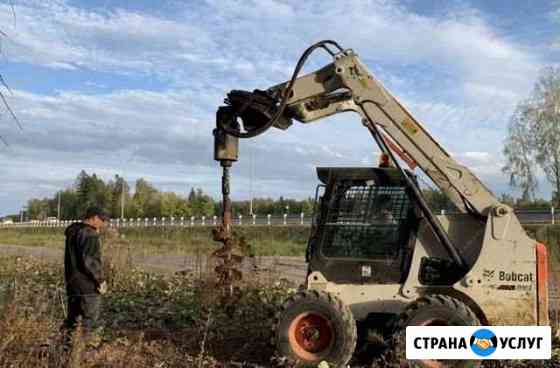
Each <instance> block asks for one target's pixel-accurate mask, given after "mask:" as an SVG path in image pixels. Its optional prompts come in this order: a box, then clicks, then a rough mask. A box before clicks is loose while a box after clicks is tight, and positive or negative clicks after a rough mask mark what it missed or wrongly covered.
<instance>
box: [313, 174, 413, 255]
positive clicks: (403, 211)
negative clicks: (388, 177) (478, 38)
mask: <svg viewBox="0 0 560 368" xmlns="http://www.w3.org/2000/svg"><path fill="white" fill-rule="evenodd" d="M410 208H411V203H410V200H409V197H408V195H407V193H406V190H405V188H404V187H387V186H375V185H367V184H365V183H364V184H363V185H355V183H353V184H348V183H344V182H341V183H339V184H338V185H337V186H336V187H335V190H334V195H333V196H332V197H331V201H330V203H329V206H328V210H327V213H326V217H325V222H324V226H325V227H324V238H323V247H322V248H323V254H324V255H325V256H327V257H343V258H367V259H372V258H373V259H375V258H382V259H394V258H396V257H397V256H398V255H399V252H400V249H401V247H400V244H402V242H403V239H404V237H406V236H407V234H408V229H406V223H407V221H406V220H407V218H408V215H409V213H410Z"/></svg>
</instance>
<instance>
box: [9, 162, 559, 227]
mask: <svg viewBox="0 0 560 368" xmlns="http://www.w3.org/2000/svg"><path fill="white" fill-rule="evenodd" d="M422 192H423V194H424V197H425V199H426V201H427V202H428V204H429V206H430V208H431V209H432V210H433V211H435V212H437V213H439V211H441V210H446V211H454V210H455V208H454V206H453V204H452V203H451V201H450V200H449V199H448V198H447V197H446V196H445V195H444V194H443V193H442V192H441V191H439V190H436V189H423V190H422ZM500 199H501V201H502V202H503V203H506V204H508V205H510V206H512V207H515V208H521V209H543V208H549V207H550V205H551V202H550V201H546V200H543V199H536V200H529V199H527V198H518V199H515V198H513V197H512V196H510V195H507V194H503V195H502V196H501V198H500ZM314 202H315V201H314V199H313V198H307V199H304V200H296V199H289V198H284V197H279V198H277V199H272V198H254V199H253V200H252V201H249V200H244V201H233V203H232V208H233V215H234V216H238V215H243V216H250V215H251V214H252V213H254V214H257V215H260V216H266V215H268V214H270V215H273V216H279V215H283V214H285V213H288V214H292V215H299V214H300V213H304V215H305V216H311V215H312V214H313V211H314ZM91 205H97V206H101V207H103V208H105V209H106V210H107V211H108V212H109V214H110V215H111V217H112V218H120V217H124V218H146V217H147V218H153V217H157V218H161V217H176V218H179V217H186V218H190V217H191V216H195V217H201V216H206V217H212V216H220V214H221V202H220V201H218V200H215V199H214V198H212V197H211V196H210V195H208V194H206V193H205V192H204V191H203V190H202V189H201V188H192V189H191V190H190V192H189V194H188V195H187V196H182V195H180V194H177V193H174V192H165V191H160V190H158V189H157V188H156V187H155V186H154V185H152V184H151V183H149V182H148V181H147V180H146V179H143V178H140V179H138V180H136V182H135V183H134V191H132V190H131V187H130V185H129V184H128V182H127V181H126V180H125V179H124V178H123V177H122V176H119V175H115V176H114V177H113V178H112V179H110V180H108V181H104V180H103V179H102V178H100V177H99V176H97V175H96V174H95V173H92V174H88V173H87V172H86V171H84V170H82V171H81V172H80V173H79V174H78V176H77V177H76V179H75V182H74V184H73V185H72V186H71V187H69V188H66V189H64V190H61V191H59V192H57V193H55V194H54V195H53V196H52V197H46V198H40V199H39V198H33V199H30V200H29V201H28V202H27V209H26V211H25V216H24V217H25V219H28V220H32V219H33V220H45V219H47V218H49V217H58V216H59V211H60V219H61V220H71V219H79V218H81V216H82V214H83V213H84V212H85V209H86V208H87V207H89V206H91ZM11 217H12V218H13V219H14V220H16V221H17V220H18V219H19V216H18V215H13V216H11Z"/></svg>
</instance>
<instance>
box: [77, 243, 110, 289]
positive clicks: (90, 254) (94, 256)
mask: <svg viewBox="0 0 560 368" xmlns="http://www.w3.org/2000/svg"><path fill="white" fill-rule="evenodd" d="M80 248H81V254H80V255H81V260H82V262H80V263H81V264H82V266H83V269H82V272H83V273H84V274H86V275H87V276H88V277H89V278H90V279H91V280H92V281H93V282H94V283H95V287H96V288H98V287H99V286H100V285H101V283H102V282H103V281H104V280H103V265H102V263H101V247H100V244H99V237H98V236H96V235H90V236H88V235H85V237H84V238H83V243H82V246H81V247H80Z"/></svg>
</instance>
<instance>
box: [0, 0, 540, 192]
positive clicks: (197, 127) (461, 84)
mask: <svg viewBox="0 0 560 368" xmlns="http://www.w3.org/2000/svg"><path fill="white" fill-rule="evenodd" d="M72 4H74V3H69V2H67V1H63V0H49V1H39V0H29V1H25V2H21V3H18V2H16V7H15V10H16V14H17V19H18V21H17V27H16V28H15V29H14V28H13V27H11V26H9V27H7V28H6V29H5V31H6V32H7V33H8V34H9V36H10V37H9V39H7V40H6V41H5V42H4V44H3V53H4V57H5V58H6V60H8V61H16V62H22V63H28V64H32V65H40V66H43V67H48V68H51V69H52V70H53V73H57V72H59V71H60V70H64V71H65V72H71V73H80V72H82V71H84V70H85V69H88V70H93V71H101V72H105V73H109V75H111V74H114V75H125V76H130V75H134V76H135V77H137V76H140V77H143V76H144V75H149V76H156V77H157V78H160V79H161V80H164V81H168V82H170V84H169V86H170V87H169V89H168V90H167V91H163V92H154V91H147V90H139V89H136V90H128V89H126V88H127V87H126V86H125V87H124V88H123V87H122V86H121V85H115V86H111V85H108V84H110V83H109V82H106V81H105V80H104V81H103V83H102V84H103V85H105V86H106V87H107V89H106V90H107V91H111V88H113V90H112V92H108V93H106V94H102V95H87V94H84V93H83V92H82V91H79V90H78V91H68V90H62V92H60V93H58V94H53V95H51V96H43V95H39V94H33V93H29V92H25V91H18V92H17V93H16V94H15V95H14V96H13V97H12V98H11V100H10V101H12V103H13V106H14V108H15V110H16V111H17V112H18V115H19V116H20V118H21V120H22V121H23V122H24V125H25V128H26V130H25V135H24V136H20V135H18V133H14V131H13V130H8V128H7V127H6V126H3V125H0V134H2V135H5V136H8V138H9V139H10V141H11V142H12V143H13V150H12V151H13V152H10V151H5V152H4V153H3V154H2V155H3V156H4V157H11V159H13V160H15V161H14V162H18V165H31V166H33V165H32V162H34V161H35V160H37V161H38V162H40V168H39V169H38V171H37V172H46V171H49V172H59V171H57V170H63V169H64V168H69V169H68V170H64V173H65V174H62V173H61V174H60V175H59V176H60V177H65V178H66V177H73V176H74V175H75V172H74V171H75V169H77V168H78V167H80V165H82V164H86V165H89V167H91V168H95V169H96V170H106V172H107V173H109V172H112V171H111V170H113V169H112V168H114V166H115V165H114V164H113V163H111V162H102V161H99V160H93V161H91V160H90V158H91V157H92V156H93V157H95V155H97V154H98V153H100V152H110V153H111V155H112V152H117V153H118V154H120V155H121V156H126V157H128V156H127V155H130V152H132V153H133V157H134V160H133V162H134V170H133V171H134V173H135V174H134V175H144V176H147V175H148V174H152V173H153V172H154V171H157V172H158V174H157V175H156V174H153V175H154V176H153V177H154V180H158V181H160V182H162V183H163V182H171V181H172V180H171V178H172V177H174V175H173V170H176V169H177V167H184V168H185V169H184V170H187V171H188V172H191V173H196V175H194V174H193V175H194V176H192V177H193V178H194V177H196V180H197V181H199V182H203V181H205V182H207V183H211V182H214V179H215V178H214V177H212V175H213V173H214V171H213V170H215V169H214V166H213V162H212V160H211V144H212V143H211V135H210V131H211V129H212V126H213V120H214V112H215V108H216V106H217V105H219V104H220V103H221V101H222V99H223V96H224V94H225V93H226V92H227V91H229V90H230V89H234V88H239V89H243V88H244V89H253V88H264V87H267V86H269V85H272V84H275V83H278V82H280V81H282V80H285V79H286V78H287V77H288V76H289V75H290V73H291V69H292V68H293V66H294V64H295V62H296V60H297V57H298V56H299V54H300V53H301V52H302V51H303V49H304V48H305V47H306V46H308V45H309V44H310V43H312V42H315V41H317V40H319V39H324V38H331V39H335V40H338V41H340V42H341V44H342V45H343V46H345V47H352V48H354V49H355V50H356V51H357V52H358V54H359V55H360V56H361V57H362V59H363V60H364V61H365V62H366V63H367V64H368V65H369V66H370V67H371V69H372V70H373V71H374V72H375V73H376V74H378V75H379V76H381V77H382V78H381V79H382V80H383V82H384V83H386V84H387V85H388V86H389V87H390V88H391V89H393V92H394V93H395V94H396V95H397V96H400V97H402V99H403V100H404V101H405V104H406V105H407V106H408V107H409V108H410V109H411V110H412V112H413V113H415V114H416V115H417V116H418V117H419V119H420V120H421V121H422V122H423V123H424V125H425V126H426V127H427V128H428V129H429V130H430V131H431V132H433V134H434V136H435V137H436V139H437V140H438V141H441V142H442V143H443V145H444V146H445V147H447V148H449V149H450V150H451V151H454V152H458V155H459V157H458V158H459V159H461V160H465V161H466V162H467V163H469V165H471V164H472V165H474V167H475V168H474V171H475V172H477V173H479V174H481V175H483V176H486V177H491V178H492V179H491V180H493V182H494V183H497V182H498V180H500V179H499V175H500V173H499V168H498V167H497V166H498V164H497V163H496V162H493V163H492V164H491V165H490V164H487V161H489V160H487V159H486V157H482V156H479V157H476V155H473V153H475V152H485V153H487V154H489V155H491V157H498V156H499V152H500V150H501V148H500V147H501V143H502V139H503V138H502V137H503V135H504V127H505V124H506V122H507V119H508V117H509V115H510V113H511V111H512V110H513V107H514V105H515V103H516V101H517V100H519V99H521V98H523V97H524V95H525V94H526V92H527V91H528V90H529V89H530V86H531V84H532V83H533V80H534V77H535V75H536V73H537V70H538V69H539V68H540V66H541V65H542V64H543V60H542V59H541V56H539V55H538V54H535V52H534V50H529V49H526V48H525V47H524V46H523V45H520V44H516V43H514V42H512V41H510V40H509V39H508V38H506V37H504V36H502V35H501V34H500V32H499V30H497V29H496V28H495V27H493V26H492V25H491V24H490V23H489V22H488V21H487V20H486V19H487V18H486V17H484V16H482V15H481V14H479V13H478V12H477V11H473V10H472V9H468V8H467V9H466V10H465V8H463V9H461V10H460V11H456V12H454V13H450V14H448V15H447V16H446V17H445V18H443V17H428V16H423V15H419V14H416V13H413V12H411V11H410V10H409V9H407V8H406V7H404V6H402V5H400V4H399V3H398V2H397V1H391V0H386V1H385V0H371V1H360V0H355V1H346V2H340V1H320V0H313V1H305V2H303V1H299V0H297V1H296V0H284V1H280V0H266V1H244V2H239V1H210V0H209V1H206V2H194V3H193V2H187V3H180V5H177V7H176V8H175V9H174V10H175V12H174V13H173V14H169V13H167V14H166V13H165V11H164V10H162V11H161V12H158V14H157V15H156V14H153V13H152V14H149V13H140V12H132V11H127V10H124V9H120V8H112V9H109V10H105V9H103V10H101V9H97V10H96V9H85V8H84V9H82V8H78V7H77V6H74V5H72ZM162 6H164V5H163V4H162ZM0 22H2V24H8V25H10V24H12V19H11V9H10V8H9V5H6V4H3V5H0ZM326 61H328V58H327V57H326V56H324V55H323V56H317V57H313V58H312V60H311V66H313V67H317V66H320V65H322V64H323V63H324V62H326ZM310 69H312V68H311V67H309V68H307V70H310ZM91 83H97V82H96V81H94V82H91ZM121 83H124V82H121ZM135 88H137V87H136V86H135ZM119 89H122V90H119ZM84 132H87V134H84ZM254 149H255V150H256V152H257V156H258V159H257V160H256V161H257V163H258V165H260V166H259V167H260V169H259V170H258V171H259V175H261V177H262V182H263V183H266V184H263V185H262V190H263V191H266V188H271V187H272V185H273V183H278V182H279V181H281V182H282V183H283V184H282V185H281V188H283V190H284V189H285V190H286V191H288V192H290V193H301V192H302V189H301V184H300V183H301V180H297V177H298V176H299V177H300V178H301V177H302V176H304V177H305V179H304V180H303V181H304V182H305V183H311V182H313V181H314V172H313V171H312V170H310V167H311V166H312V165H315V164H317V165H329V164H348V165H360V164H365V163H368V162H372V161H373V162H375V161H376V159H375V157H376V154H375V153H374V151H375V150H376V148H375V147H373V144H372V141H371V139H370V137H369V136H368V135H367V133H366V132H365V131H364V129H363V127H362V126H361V125H360V123H359V120H358V119H357V118H356V117H351V116H350V115H347V114H345V115H341V116H338V117H336V118H332V119H328V120H327V121H322V122H317V123H313V124H311V125H309V126H305V127H303V126H299V125H295V126H294V127H292V128H291V129H290V130H288V131H287V132H279V131H274V132H272V133H269V134H267V135H266V136H264V137H259V138H258V139H257V140H255V144H254ZM461 152H463V154H461ZM10 155H12V156H10ZM13 155H15V156H13ZM371 157H373V158H371ZM119 160H121V161H122V159H119ZM166 160H167V161H166ZM271 162H275V164H274V165H271ZM53 165H54V166H53ZM111 165H113V166H111ZM119 165H121V166H122V164H119ZM181 165H183V166H181ZM117 166H118V165H117ZM272 166H274V167H272ZM54 167H58V168H59V169H56V170H55V169H54ZM236 167H237V168H238V169H236V170H238V172H239V173H241V177H240V178H239V180H240V182H243V181H244V180H245V181H246V180H247V177H248V166H247V163H246V162H245V161H243V160H242V161H241V162H240V163H239V164H238V165H237V166H236ZM131 170H132V169H131ZM22 175H23V174H22ZM205 175H207V176H205ZM37 176H41V175H40V174H38V175H37ZM9 177H11V178H13V180H14V181H16V180H19V179H17V178H18V177H19V176H18V174H17V171H11V172H10V174H9ZM34 180H39V178H38V177H36V178H34V179H32V178H30V179H29V181H30V182H33V181H34ZM49 180H50V179H49ZM178 180H179V179H178ZM189 180H190V179H189ZM193 180H194V179H193ZM502 180H505V179H503V178H502ZM288 182H289V183H290V184H287V183H288ZM18 183H19V181H18ZM5 185H10V184H9V183H7V184H5ZM305 185H306V186H307V185H308V184H305ZM238 188H242V186H240V187H238Z"/></svg>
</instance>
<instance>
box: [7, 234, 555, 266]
mask: <svg viewBox="0 0 560 368" xmlns="http://www.w3.org/2000/svg"><path fill="white" fill-rule="evenodd" d="M212 228H213V227H211V226H206V227H200V226H198V227H172V228H171V227H139V228H121V229H119V233H120V235H121V236H122V237H124V239H126V240H127V242H128V243H129V244H130V245H131V247H132V248H133V250H134V253H135V254H199V253H207V252H209V251H212V250H214V249H217V248H218V247H219V246H220V244H218V243H216V242H215V241H214V240H212V235H211V230H212ZM525 230H526V231H527V233H528V234H529V236H531V237H532V238H534V239H536V240H538V241H540V242H542V243H544V244H546V245H547V248H548V250H549V255H550V259H551V261H553V262H554V263H560V225H527V226H525ZM235 231H236V232H238V233H239V235H242V236H244V237H245V238H246V240H247V241H248V242H249V244H250V245H251V246H252V248H253V250H254V252H255V255H260V256H302V255H304V254H305V248H306V245H307V238H308V236H309V227H306V226H246V227H236V228H235ZM0 244H12V245H26V246H43V247H53V248H59V249H62V248H63V247H64V229H63V228H44V227H43V228H19V229H14V228H3V229H0Z"/></svg>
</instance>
